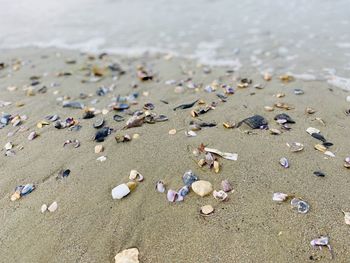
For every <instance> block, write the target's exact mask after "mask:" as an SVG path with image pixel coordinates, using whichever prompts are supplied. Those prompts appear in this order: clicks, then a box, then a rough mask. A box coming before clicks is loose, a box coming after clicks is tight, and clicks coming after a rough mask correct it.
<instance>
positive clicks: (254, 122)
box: [237, 115, 268, 129]
mask: <svg viewBox="0 0 350 263" xmlns="http://www.w3.org/2000/svg"><path fill="white" fill-rule="evenodd" d="M243 123H245V124H247V125H248V126H249V127H250V128H252V129H259V128H261V127H266V126H267V124H268V122H267V120H266V119H265V118H264V117H263V116H260V115H254V116H251V117H249V118H246V119H244V120H242V121H240V122H239V123H238V124H237V128H238V127H240V126H241V125H242V124H243Z"/></svg>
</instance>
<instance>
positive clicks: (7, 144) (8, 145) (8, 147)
mask: <svg viewBox="0 0 350 263" xmlns="http://www.w3.org/2000/svg"><path fill="white" fill-rule="evenodd" d="M12 147H13V144H12V143H11V142H8V143H6V144H5V146H4V148H5V150H11V149H12Z"/></svg>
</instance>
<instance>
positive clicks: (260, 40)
mask: <svg viewBox="0 0 350 263" xmlns="http://www.w3.org/2000/svg"><path fill="white" fill-rule="evenodd" d="M0 5H1V8H0V19H1V23H0V48H16V47H26V46H38V47H59V48H68V49H78V50H82V51H90V52H101V51H106V52H110V53H116V54H122V55H128V56H135V55H136V56H137V55H140V54H143V53H144V52H150V53H158V52H161V53H169V52H170V53H173V54H175V55H179V56H185V57H190V58H194V59H197V60H198V61H199V62H201V63H203V64H209V65H223V66H229V67H232V68H234V69H239V68H240V67H241V66H247V67H256V68H257V69H258V70H260V71H262V72H265V71H281V72H282V71H287V70H289V71H293V72H296V73H305V72H309V73H315V74H319V75H322V72H332V73H335V72H337V73H339V74H340V75H349V73H350V36H349V32H350V1H349V0H337V1H331V0H307V1H306V0H289V1H272V0H245V1H238V0H216V1H215V0H211V1H210V0H191V1H188V0H177V1H169V0H151V1H145V0H99V1H97V0H59V1H58V0H56V1H53V0H50V1H47V0H31V1H28V0H0Z"/></svg>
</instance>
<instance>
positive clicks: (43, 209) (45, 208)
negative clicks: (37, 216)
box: [40, 204, 47, 213]
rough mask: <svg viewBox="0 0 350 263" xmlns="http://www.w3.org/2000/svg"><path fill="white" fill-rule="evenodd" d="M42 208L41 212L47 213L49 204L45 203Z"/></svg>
mask: <svg viewBox="0 0 350 263" xmlns="http://www.w3.org/2000/svg"><path fill="white" fill-rule="evenodd" d="M40 210H41V213H45V212H46V210H47V205H46V204H43V205H42V206H41V208H40Z"/></svg>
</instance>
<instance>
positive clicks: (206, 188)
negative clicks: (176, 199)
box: [192, 180, 213, 197]
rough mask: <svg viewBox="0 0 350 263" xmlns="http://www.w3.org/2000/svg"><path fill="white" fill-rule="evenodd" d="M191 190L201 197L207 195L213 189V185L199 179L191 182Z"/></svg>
mask: <svg viewBox="0 0 350 263" xmlns="http://www.w3.org/2000/svg"><path fill="white" fill-rule="evenodd" d="M192 190H193V192H195V193H196V194H197V195H199V196H201V197H203V196H206V195H209V194H210V193H211V192H212V191H213V186H212V184H211V183H210V182H208V181H203V180H199V181H196V182H194V183H193V184H192Z"/></svg>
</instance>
